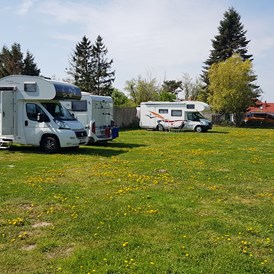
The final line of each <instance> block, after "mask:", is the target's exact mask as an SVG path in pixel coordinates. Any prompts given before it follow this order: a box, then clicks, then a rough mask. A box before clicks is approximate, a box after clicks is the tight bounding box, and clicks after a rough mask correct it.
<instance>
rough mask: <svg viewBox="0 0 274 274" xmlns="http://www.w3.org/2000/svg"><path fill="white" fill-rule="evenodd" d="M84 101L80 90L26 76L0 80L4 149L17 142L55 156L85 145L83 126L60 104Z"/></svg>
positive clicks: (0, 143) (0, 137)
mask: <svg viewBox="0 0 274 274" xmlns="http://www.w3.org/2000/svg"><path fill="white" fill-rule="evenodd" d="M80 98H81V91H80V89H79V88H78V87H77V86H74V85H71V84H69V83H64V82H58V81H52V80H49V79H45V78H43V77H38V76H25V75H11V76H7V77H4V78H2V79H0V148H8V147H10V145H11V144H12V143H13V142H14V143H18V144H24V145H33V146H40V147H41V148H42V149H43V150H44V151H45V152H48V153H55V152H57V151H58V150H59V149H60V148H66V147H79V145H80V144H85V143H86V142H87V134H86V131H85V129H84V127H83V125H82V124H81V123H80V122H79V121H78V120H76V119H75V118H74V117H73V115H72V114H71V113H70V112H69V111H68V110H67V109H65V108H64V107H63V106H62V105H61V104H60V102H59V100H60V99H75V100H80Z"/></svg>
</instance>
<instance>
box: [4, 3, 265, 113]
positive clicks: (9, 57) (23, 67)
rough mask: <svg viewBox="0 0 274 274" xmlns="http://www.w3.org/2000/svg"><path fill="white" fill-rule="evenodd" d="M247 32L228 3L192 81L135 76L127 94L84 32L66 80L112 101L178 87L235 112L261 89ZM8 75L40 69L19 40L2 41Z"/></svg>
mask: <svg viewBox="0 0 274 274" xmlns="http://www.w3.org/2000/svg"><path fill="white" fill-rule="evenodd" d="M246 32H247V31H246V30H244V26H243V24H242V23H241V16H240V15H239V13H238V12H237V11H236V10H235V9H234V8H233V7H231V8H229V9H228V10H227V11H226V12H225V13H224V15H223V19H222V20H221V21H220V25H219V27H218V34H217V35H216V36H214V38H213V39H212V40H211V42H212V49H211V50H210V54H209V57H208V59H207V60H206V61H205V62H204V65H203V67H202V73H201V75H200V76H199V77H197V78H196V79H195V80H193V79H192V78H191V77H190V76H189V75H188V74H187V73H184V74H183V76H182V79H181V80H165V81H163V83H162V84H161V85H159V84H158V82H157V80H156V78H153V77H147V78H144V77H142V76H137V78H132V79H131V80H128V81H126V83H125V87H124V90H125V92H127V94H128V96H126V95H125V94H124V93H123V92H122V91H119V90H118V89H115V88H114V87H113V83H114V81H115V71H114V70H113V69H112V64H113V60H112V59H110V60H109V59H108V58H107V54H108V49H107V47H106V46H105V45H104V42H103V38H102V37H101V36H98V37H97V39H96V40H95V42H94V44H92V42H91V41H90V40H89V38H87V37H86V36H84V37H83V38H82V40H81V41H80V42H79V43H77V44H76V47H75V50H74V51H73V52H72V54H71V56H70V58H69V60H68V61H69V67H68V68H67V69H66V72H67V74H68V76H69V77H70V78H68V79H67V80H68V81H70V82H72V83H74V84H75V85H77V86H79V87H80V88H81V90H83V91H87V92H90V93H93V94H96V95H107V96H112V98H113V99H114V102H115V104H116V105H124V106H136V105H139V104H140V103H141V102H144V101H149V100H156V101H174V100H176V99H177V94H178V92H183V94H184V98H185V99H191V100H200V101H204V102H207V103H209V104H210V105H211V107H212V109H213V111H216V112H217V113H221V114H228V113H230V114H235V116H236V117H237V116H239V117H240V116H241V113H243V112H245V111H246V110H247V108H248V107H249V106H251V105H252V104H253V103H254V100H255V99H256V98H258V97H259V96H260V95H261V93H262V91H261V89H260V87H259V86H258V85H256V83H255V81H256V80H257V75H255V73H254V71H253V66H252V61H253V56H252V55H251V54H248V44H249V43H250V40H247V39H246ZM10 74H26V75H39V74H40V69H38V67H37V64H36V63H35V62H34V56H33V55H32V54H31V53H30V51H27V53H26V55H25V57H24V54H23V53H22V52H21V47H20V44H18V43H14V44H13V45H12V46H11V49H8V48H7V47H6V46H4V47H3V48H2V51H1V52H0V77H4V76H6V75H10Z"/></svg>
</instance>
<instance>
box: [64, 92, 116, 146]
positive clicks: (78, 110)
mask: <svg viewBox="0 0 274 274" xmlns="http://www.w3.org/2000/svg"><path fill="white" fill-rule="evenodd" d="M62 104H63V105H64V106H65V107H66V108H67V109H68V110H69V111H70V112H71V113H73V115H74V116H75V117H76V118H77V119H78V120H79V121H80V122H81V123H82V124H83V125H84V126H85V128H86V130H87V134H88V143H96V142H105V141H110V140H113V139H114V138H116V137H118V135H119V128H118V127H115V125H114V119H113V100H112V98H111V97H110V96H99V95H92V94H90V93H88V92H82V98H81V100H80V101H75V100H71V101H63V102H62Z"/></svg>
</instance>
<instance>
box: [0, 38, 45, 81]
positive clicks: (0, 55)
mask: <svg viewBox="0 0 274 274" xmlns="http://www.w3.org/2000/svg"><path fill="white" fill-rule="evenodd" d="M39 73H40V69H38V68H37V65H36V63H35V62H34V57H33V55H32V54H31V53H30V51H27V53H26V57H25V59H24V54H23V53H22V51H21V45H20V44H19V43H14V44H13V45H12V46H11V49H9V48H8V47H7V46H3V48H2V50H1V52H0V77H1V78H2V77H5V76H8V75H13V74H26V75H39Z"/></svg>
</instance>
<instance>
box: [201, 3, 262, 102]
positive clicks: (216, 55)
mask: <svg viewBox="0 0 274 274" xmlns="http://www.w3.org/2000/svg"><path fill="white" fill-rule="evenodd" d="M218 31H219V34H218V35H216V36H215V37H214V39H213V40H212V47H213V49H212V50H211V52H210V56H209V58H208V59H207V60H206V61H205V66H204V67H203V69H204V70H203V74H202V80H203V82H204V83H205V90H204V91H203V94H202V96H203V97H204V98H205V100H206V99H207V97H208V95H209V94H208V86H209V84H210V81H209V77H208V70H209V69H210V67H211V65H212V64H215V63H218V62H222V61H224V60H226V59H227V58H229V57H231V56H232V55H233V54H234V53H238V54H239V55H240V56H241V58H242V60H250V61H252V60H253V59H252V55H250V54H247V52H248V44H249V42H250V40H247V39H246V31H245V30H244V26H243V24H242V23H241V16H240V15H239V13H238V12H237V11H236V10H235V9H234V8H233V7H231V8H229V9H228V11H226V12H225V13H224V17H223V20H221V21H220V26H219V27H218ZM256 79H257V76H256V75H253V81H255V80H256ZM253 88H254V89H257V88H258V86H253Z"/></svg>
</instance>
